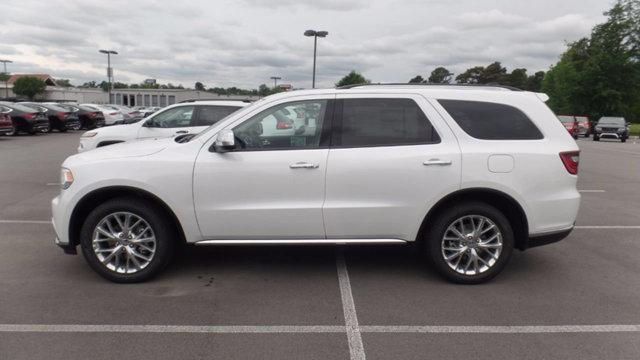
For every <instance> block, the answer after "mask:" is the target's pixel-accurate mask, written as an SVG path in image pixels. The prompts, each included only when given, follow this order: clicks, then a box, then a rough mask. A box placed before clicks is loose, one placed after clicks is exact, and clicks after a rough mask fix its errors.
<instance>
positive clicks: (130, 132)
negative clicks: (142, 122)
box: [87, 123, 138, 138]
mask: <svg viewBox="0 0 640 360" xmlns="http://www.w3.org/2000/svg"><path fill="white" fill-rule="evenodd" d="M135 125H136V124H135V123H134V124H126V125H113V126H107V127H101V128H97V129H93V130H89V131H87V132H95V133H98V136H109V135H117V136H127V137H132V138H133V137H135V136H136V134H137V133H138V127H137V126H135Z"/></svg>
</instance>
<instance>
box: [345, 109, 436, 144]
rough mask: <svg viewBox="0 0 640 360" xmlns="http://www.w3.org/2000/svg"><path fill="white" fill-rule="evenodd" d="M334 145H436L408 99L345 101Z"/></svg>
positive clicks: (432, 132)
mask: <svg viewBox="0 0 640 360" xmlns="http://www.w3.org/2000/svg"><path fill="white" fill-rule="evenodd" d="M342 101H343V106H342V116H341V119H342V122H341V124H340V125H339V126H338V128H337V129H336V130H335V133H334V134H335V138H334V146H339V147H365V146H396V145H418V144H432V143H438V142H440V137H439V136H438V134H437V133H436V131H435V129H434V128H433V126H432V125H431V123H430V122H429V120H428V119H427V117H426V116H425V114H424V112H422V110H421V109H420V107H418V104H416V103H415V101H413V100H411V99H345V100H342Z"/></svg>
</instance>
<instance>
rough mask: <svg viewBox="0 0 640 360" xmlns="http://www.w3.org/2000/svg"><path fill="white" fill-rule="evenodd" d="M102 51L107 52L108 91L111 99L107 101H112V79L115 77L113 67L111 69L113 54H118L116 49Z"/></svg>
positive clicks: (102, 51)
mask: <svg viewBox="0 0 640 360" xmlns="http://www.w3.org/2000/svg"><path fill="white" fill-rule="evenodd" d="M100 52H101V53H103V54H107V93H108V94H109V100H107V103H111V79H112V78H113V69H111V54H113V55H118V52H117V51H114V50H100Z"/></svg>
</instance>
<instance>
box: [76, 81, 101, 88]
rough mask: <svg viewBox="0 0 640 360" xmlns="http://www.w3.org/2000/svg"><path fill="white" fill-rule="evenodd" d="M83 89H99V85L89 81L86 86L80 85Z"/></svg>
mask: <svg viewBox="0 0 640 360" xmlns="http://www.w3.org/2000/svg"><path fill="white" fill-rule="evenodd" d="M79 87H81V88H97V87H98V84H97V83H96V82H95V81H87V82H85V83H84V84H82V85H80V86H79Z"/></svg>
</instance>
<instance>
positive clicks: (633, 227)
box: [573, 225, 640, 229]
mask: <svg viewBox="0 0 640 360" xmlns="http://www.w3.org/2000/svg"><path fill="white" fill-rule="evenodd" d="M573 228H574V229H640V226H635V225H632V226H626V225H593V226H590V225H585V226H574V227H573Z"/></svg>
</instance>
